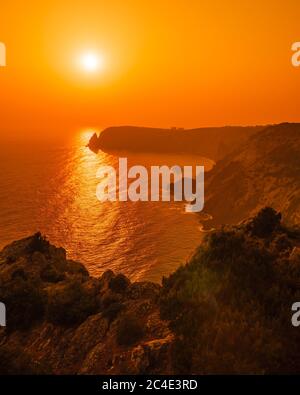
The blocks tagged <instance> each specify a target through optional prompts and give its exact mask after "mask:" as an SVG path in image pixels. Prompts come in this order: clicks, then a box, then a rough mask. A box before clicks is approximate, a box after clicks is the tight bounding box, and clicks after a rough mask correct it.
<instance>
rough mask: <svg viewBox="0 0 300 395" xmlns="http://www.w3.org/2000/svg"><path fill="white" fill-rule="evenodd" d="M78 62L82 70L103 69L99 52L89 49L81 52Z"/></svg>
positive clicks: (88, 71)
mask: <svg viewBox="0 0 300 395" xmlns="http://www.w3.org/2000/svg"><path fill="white" fill-rule="evenodd" d="M79 63H80V66H81V69H82V70H83V71H85V72H87V73H95V72H97V71H100V70H102V69H103V66H104V59H103V56H101V55H100V54H99V53H97V52H93V51H89V52H84V53H82V54H81V56H80V59H79Z"/></svg>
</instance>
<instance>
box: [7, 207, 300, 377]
mask: <svg viewBox="0 0 300 395" xmlns="http://www.w3.org/2000/svg"><path fill="white" fill-rule="evenodd" d="M299 284H300V230H299V229H297V228H293V229H291V228H287V227H285V226H284V225H283V223H282V220H281V215H280V214H279V213H277V212H275V211H274V210H273V209H271V208H265V209H263V210H261V211H260V212H259V213H258V214H257V215H256V216H255V217H254V218H252V219H250V220H247V221H245V222H243V223H240V224H239V225H236V226H224V227H223V228H221V229H218V230H216V231H213V232H211V233H209V234H208V235H207V237H206V240H205V242H204V243H203V244H202V245H201V246H200V247H199V248H198V249H197V251H196V252H195V255H194V256H193V258H192V259H191V260H190V262H188V263H187V264H186V265H185V266H182V267H180V268H179V269H178V270H176V271H175V272H174V273H173V274H172V275H171V276H170V277H168V278H165V279H164V280H163V284H162V286H159V285H158V284H153V283H149V282H144V283H131V282H130V281H129V279H127V278H126V277H125V276H124V275H122V274H117V275H115V274H114V273H113V272H112V271H107V272H105V273H104V274H103V275H102V276H101V277H100V278H93V277H91V276H89V274H88V272H87V271H86V269H85V268H84V266H83V265H81V264H80V263H77V262H74V261H71V260H68V259H67V258H66V253H65V251H64V250H63V249H62V248H56V247H54V246H52V245H51V244H50V243H49V242H48V241H47V240H45V238H43V237H42V235H41V234H39V233H38V234H36V235H34V236H31V237H29V238H26V239H23V240H20V241H17V242H14V243H12V244H11V245H9V246H7V247H6V248H4V250H3V251H2V252H1V253H0V300H1V301H2V302H4V303H5V304H6V307H7V327H6V328H2V329H0V373H37V374H39V373H54V374H66V373H68V374H75V373H77V374H87V373H88V374H101V373H102V374H110V373H111V374H119V373H132V374H141V373H149V374H154V373H200V374H210V373H258V374H268V373H285V372H288V373H299V372H300V331H299V329H298V328H296V327H293V326H292V325H291V316H292V311H291V306H292V304H293V303H294V302H297V301H299V300H300V290H299Z"/></svg>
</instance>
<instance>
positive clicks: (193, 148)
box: [88, 126, 264, 160]
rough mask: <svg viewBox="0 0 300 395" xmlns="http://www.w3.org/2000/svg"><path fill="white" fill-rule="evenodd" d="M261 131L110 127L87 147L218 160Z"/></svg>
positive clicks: (94, 137)
mask: <svg viewBox="0 0 300 395" xmlns="http://www.w3.org/2000/svg"><path fill="white" fill-rule="evenodd" d="M263 128H264V127H262V126H255V127H239V126H229V127H219V128H213V127H212V128H198V129H190V130H181V129H157V128H145V127H134V126H120V127H110V128H107V129H105V130H104V131H103V132H101V134H100V136H99V137H98V136H97V135H96V134H94V135H93V136H92V138H91V139H90V142H89V145H88V146H89V147H90V148H91V149H92V150H93V151H95V152H97V151H98V150H102V151H106V152H112V151H132V152H155V153H172V154H177V153H187V154H193V155H201V156H205V157H208V158H210V159H213V160H218V159H220V158H222V157H223V156H224V155H226V154H228V153H229V152H231V151H232V150H233V149H234V148H235V147H237V146H238V145H239V144H241V143H242V142H244V141H246V140H247V138H248V137H249V136H251V135H252V134H253V133H257V132H258V131H260V130H262V129H263Z"/></svg>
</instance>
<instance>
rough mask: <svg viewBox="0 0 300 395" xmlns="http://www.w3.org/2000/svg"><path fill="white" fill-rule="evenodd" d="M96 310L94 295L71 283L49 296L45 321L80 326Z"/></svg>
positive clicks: (76, 283) (77, 284)
mask: <svg viewBox="0 0 300 395" xmlns="http://www.w3.org/2000/svg"><path fill="white" fill-rule="evenodd" d="M97 309H98V304H97V301H96V298H95V295H92V294H89V293H87V292H86V291H85V290H84V289H83V287H82V284H81V283H79V282H77V281H72V282H68V283H66V284H64V285H63V286H61V287H58V288H57V290H55V292H53V293H52V294H51V295H49V299H48V306H47V319H48V321H49V322H53V323H54V324H59V325H64V326H69V325H74V324H80V323H81V322H83V321H84V320H85V319H86V318H87V317H88V316H89V315H91V314H94V313H96V312H97Z"/></svg>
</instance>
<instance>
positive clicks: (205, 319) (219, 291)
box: [160, 209, 300, 374]
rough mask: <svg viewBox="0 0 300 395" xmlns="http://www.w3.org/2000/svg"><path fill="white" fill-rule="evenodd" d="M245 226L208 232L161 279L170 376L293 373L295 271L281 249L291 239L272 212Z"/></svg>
mask: <svg viewBox="0 0 300 395" xmlns="http://www.w3.org/2000/svg"><path fill="white" fill-rule="evenodd" d="M250 224H251V226H252V225H253V222H252V223H250ZM251 229H252V230H253V229H254V232H252V231H251V232H249V224H245V225H239V226H238V227H231V228H228V227H227V228H224V229H223V230H219V231H214V232H212V233H211V234H210V235H209V236H208V238H207V239H206V241H205V242H204V243H203V244H202V246H201V247H200V248H199V249H198V250H197V252H196V253H195V255H194V256H193V258H192V259H191V260H190V262H188V263H187V264H186V265H185V266H182V267H181V268H179V269H178V270H177V271H176V272H174V273H173V274H171V275H170V276H169V277H168V278H165V279H164V280H163V286H162V290H161V295H160V314H161V318H163V319H166V320H169V321H170V328H171V329H172V330H173V332H174V334H175V341H174V343H173V349H172V362H173V368H174V369H175V371H176V373H194V374H205V373H209V374H212V373H217V374H218V373H256V374H261V373H279V372H284V371H287V372H289V373H292V372H299V369H300V368H299V364H297V363H295V362H294V361H295V358H297V357H296V355H297V354H298V355H299V354H300V334H299V335H298V333H299V332H298V331H295V330H293V329H294V328H293V327H292V326H291V324H290V319H291V312H290V308H291V305H292V303H293V301H295V300H299V299H300V291H299V270H298V268H297V267H296V265H295V263H294V262H290V260H289V259H288V257H287V256H286V254H282V251H285V249H286V248H288V249H289V250H290V251H291V250H292V243H291V239H290V238H289V237H288V233H287V232H285V230H283V228H282V227H281V226H280V216H279V215H278V214H276V212H275V211H274V210H269V209H266V210H263V211H262V213H261V215H258V218H257V219H256V220H255V221H254V226H253V228H251ZM276 229H277V230H278V231H277V232H276ZM269 232H271V233H269ZM258 233H259V234H260V236H261V235H262V234H263V235H267V233H268V235H269V236H270V239H269V240H268V242H266V241H265V240H261V239H260V238H257V234H258ZM254 234H255V235H254ZM295 277H296V278H295Z"/></svg>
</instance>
